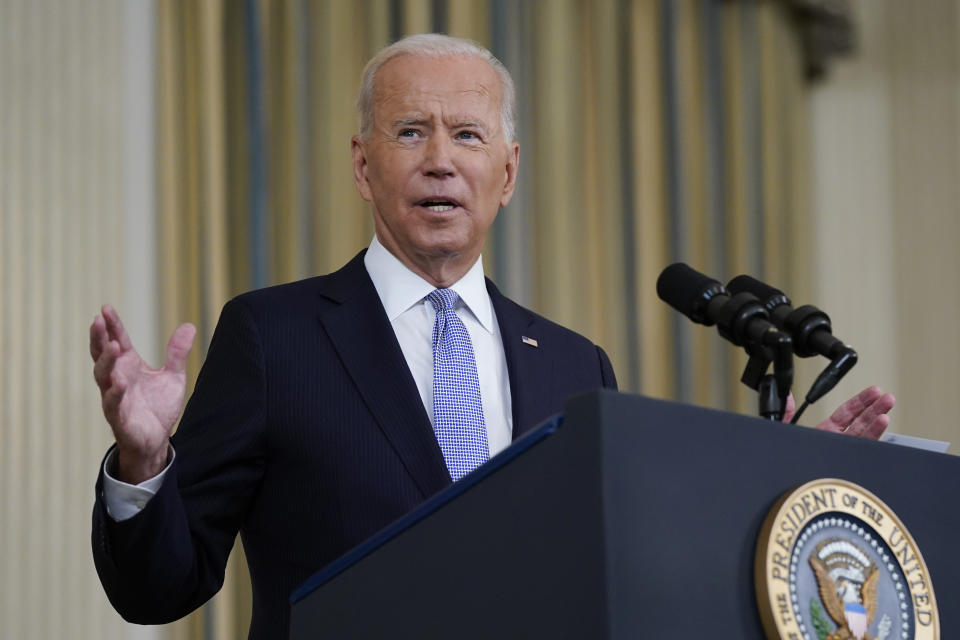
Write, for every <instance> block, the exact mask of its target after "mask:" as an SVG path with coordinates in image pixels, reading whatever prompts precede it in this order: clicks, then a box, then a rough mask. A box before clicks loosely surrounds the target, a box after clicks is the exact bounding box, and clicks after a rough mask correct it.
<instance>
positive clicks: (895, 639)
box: [754, 479, 940, 640]
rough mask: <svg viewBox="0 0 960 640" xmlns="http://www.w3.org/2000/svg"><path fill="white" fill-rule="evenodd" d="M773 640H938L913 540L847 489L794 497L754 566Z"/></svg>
mask: <svg viewBox="0 0 960 640" xmlns="http://www.w3.org/2000/svg"><path fill="white" fill-rule="evenodd" d="M754 581H755V586H756V592H757V605H758V606H759V609H760V617H761V619H762V621H763V628H764V630H765V631H766V634H767V637H768V638H769V639H770V640H780V639H783V640H939V638H940V619H939V617H938V614H937V604H936V599H935V598H934V595H933V585H932V584H931V583H930V574H929V572H928V571H927V566H926V564H924V561H923V556H921V555H920V550H919V549H918V548H917V545H916V543H915V542H914V541H913V538H912V537H911V536H910V533H909V532H908V531H907V529H906V528H905V527H904V526H903V523H902V522H900V520H899V518H897V516H896V514H894V513H893V512H892V511H891V510H890V508H889V507H887V505H885V504H884V503H883V502H881V501H880V500H879V499H878V498H877V497H876V496H874V495H873V494H872V493H870V492H869V491H867V490H866V489H864V488H863V487H860V486H857V485H855V484H853V483H851V482H847V481H845V480H835V479H822V480H814V481H812V482H808V483H807V484H805V485H803V486H802V487H798V488H797V489H795V490H793V491H790V492H787V493H786V494H784V495H783V497H781V498H780V500H778V501H777V503H776V504H775V505H774V506H773V508H772V509H771V510H770V513H768V514H767V518H766V520H765V521H764V523H763V527H762V529H761V530H760V538H759V540H758V541H757V552H756V560H755V564H754Z"/></svg>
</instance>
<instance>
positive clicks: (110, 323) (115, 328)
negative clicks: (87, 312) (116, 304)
mask: <svg viewBox="0 0 960 640" xmlns="http://www.w3.org/2000/svg"><path fill="white" fill-rule="evenodd" d="M101 312H102V313H103V319H104V321H105V323H106V327H107V334H108V335H109V336H110V339H111V340H116V341H117V342H118V343H119V344H120V349H122V350H123V351H126V350H128V349H131V348H133V344H132V343H131V342H130V336H129V335H127V330H126V329H124V328H123V322H121V321H120V316H119V314H117V310H116V309H114V308H113V307H112V306H110V305H109V304H105V305H103V308H102V309H101Z"/></svg>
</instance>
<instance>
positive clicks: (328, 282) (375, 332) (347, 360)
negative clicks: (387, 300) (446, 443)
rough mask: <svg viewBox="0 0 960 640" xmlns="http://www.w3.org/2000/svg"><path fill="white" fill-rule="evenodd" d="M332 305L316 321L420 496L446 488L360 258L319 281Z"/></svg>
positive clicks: (426, 424) (413, 389) (439, 457)
mask: <svg viewBox="0 0 960 640" xmlns="http://www.w3.org/2000/svg"><path fill="white" fill-rule="evenodd" d="M321 294H322V295H323V296H324V297H325V298H327V299H328V300H330V301H332V302H334V303H335V304H333V305H330V306H328V308H326V309H325V310H324V311H323V312H321V315H320V322H321V323H322V325H323V327H324V329H325V330H326V332H327V335H328V336H329V337H330V341H331V342H332V343H333V345H334V348H335V349H336V351H337V354H338V355H339V356H340V359H341V361H342V362H343V364H344V366H345V367H346V369H347V371H348V372H349V374H350V377H351V378H352V379H353V382H354V384H355V385H356V387H357V389H358V390H359V392H360V395H361V396H362V397H363V400H364V403H365V404H366V405H367V407H368V408H369V409H370V412H371V413H372V414H373V416H374V418H375V419H376V421H377V424H378V425H379V426H380V429H381V430H383V433H384V434H385V435H386V437H387V438H388V439H389V440H390V442H391V444H392V445H393V447H394V449H395V450H396V452H397V454H398V455H399V456H400V459H401V460H402V461H403V464H404V466H405V467H406V468H407V471H409V473H410V475H411V476H412V477H413V479H414V481H415V482H416V483H417V486H418V487H420V490H421V491H422V492H423V495H424V496H425V497H426V496H430V495H433V494H434V493H436V492H437V491H439V490H441V489H443V488H444V487H446V486H448V485H449V484H450V475H449V473H448V472H447V468H446V464H445V463H444V461H443V453H442V452H441V450H440V446H439V445H438V444H437V440H436V437H435V436H434V433H433V429H432V427H431V426H430V420H429V418H428V417H427V413H426V411H425V410H424V408H423V403H422V402H421V400H420V393H419V391H418V390H417V385H416V383H415V382H414V380H413V376H412V375H411V373H410V369H409V367H408V366H407V362H406V360H405V359H404V357H403V352H402V351H401V350H400V344H399V343H398V342H397V338H396V335H395V334H394V332H393V327H392V326H391V325H390V321H389V319H388V318H387V314H386V312H385V311H384V309H383V304H382V303H381V302H380V297H379V296H378V295H377V291H376V289H375V288H374V286H373V282H372V281H371V280H370V276H369V275H368V274H367V270H366V267H365V266H364V264H363V252H361V253H360V254H359V255H358V256H357V257H356V258H354V259H353V260H351V261H350V262H349V263H348V264H347V265H346V266H345V267H343V268H342V269H341V270H340V271H337V272H336V273H333V274H331V275H330V276H328V277H327V278H325V279H324V284H323V289H322V292H321Z"/></svg>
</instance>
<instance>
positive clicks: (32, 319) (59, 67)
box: [0, 0, 157, 640]
mask: <svg viewBox="0 0 960 640" xmlns="http://www.w3.org/2000/svg"><path fill="white" fill-rule="evenodd" d="M153 29H154V16H153V12H152V9H151V5H150V4H149V3H147V2H141V3H136V5H134V3H127V2H125V1H124V0H85V1H84V2H82V3H79V2H71V1H68V0H64V1H57V0H4V1H3V2H0V300H2V303H0V304H2V309H0V636H2V637H4V638H85V639H91V640H92V639H98V640H106V639H120V638H133V637H141V638H143V637H149V635H150V633H151V632H150V631H149V630H147V634H143V633H140V632H139V630H137V629H134V628H132V627H131V626H129V625H127V624H126V623H124V622H123V621H122V620H121V619H120V617H119V616H118V615H117V614H116V612H115V611H113V609H112V608H111V607H110V604H109V603H108V602H107V599H106V598H105V597H104V594H103V589H102V588H101V587H100V584H99V581H98V580H97V576H96V573H95V571H94V567H93V561H92V558H91V553H90V514H91V507H92V504H93V495H94V494H93V487H94V482H95V480H96V474H97V467H98V465H99V463H100V461H101V459H102V457H103V454H104V452H105V451H106V449H107V447H108V446H109V444H110V442H111V441H112V438H111V436H110V432H109V429H108V428H107V426H106V424H105V422H104V419H103V414H102V413H101V410H100V402H99V397H98V394H97V391H96V386H95V385H94V383H93V377H92V375H91V372H92V363H91V362H90V355H89V347H88V338H87V327H88V326H89V324H90V322H91V321H92V320H93V316H94V314H95V313H96V312H97V311H98V309H99V307H100V305H101V304H103V303H104V302H108V301H109V302H112V303H113V304H115V305H116V306H117V307H118V308H120V309H121V310H125V311H127V313H126V314H125V317H126V320H127V326H128V327H129V328H130V330H131V331H132V332H133V335H134V337H135V338H139V339H140V340H141V341H146V342H148V343H149V342H150V341H151V339H152V336H153V335H154V334H156V332H157V327H156V322H155V321H154V319H153V316H154V315H155V314H154V311H153V303H152V300H153V299H154V298H155V293H154V288H153V278H154V275H155V272H154V271H153V264H154V260H153V257H154V242H155V240H154V233H153V228H152V225H153V218H154V205H153V199H154V197H153V187H152V176H153V165H154V158H153V156H154V151H153V145H152V138H153V122H152V118H151V117H150V112H151V109H152V105H151V100H152V97H151V94H152V87H151V81H150V79H151V78H152V77H153V73H154V71H153V68H154V63H153V60H152V49H153V45H152V34H153ZM131 283H134V286H131ZM144 353H145V354H146V355H147V357H150V358H151V359H152V358H153V356H154V355H155V353H154V352H153V350H152V349H151V348H150V347H149V346H148V347H146V348H145V349H144Z"/></svg>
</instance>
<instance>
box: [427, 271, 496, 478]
mask: <svg viewBox="0 0 960 640" xmlns="http://www.w3.org/2000/svg"><path fill="white" fill-rule="evenodd" d="M427 298H428V299H429V300H430V302H432V303H433V308H434V309H436V311H437V318H436V320H435V321H434V323H433V430H434V431H435V432H436V434H437V442H439V443H440V449H441V450H442V451H443V459H444V460H445V461H446V463H447V469H448V470H449V471H450V477H451V478H453V480H454V481H457V480H459V479H460V478H462V477H463V476H465V475H467V474H468V473H470V472H471V471H473V470H474V469H476V468H477V467H479V466H480V465H481V464H483V463H484V462H485V461H486V459H487V458H489V457H490V449H489V447H488V446H487V428H486V425H485V424H484V422H483V405H482V404H481V402H480V380H479V378H478V377H477V362H476V360H475V359H474V357H473V344H472V343H471V342H470V334H469V333H467V328H466V327H465V326H463V322H462V321H461V320H460V318H459V317H457V312H456V311H455V310H454V307H456V304H457V302H458V301H459V300H460V296H458V295H457V293H456V292H455V291H453V290H452V289H435V290H434V291H433V292H431V293H430V295H428V296H427Z"/></svg>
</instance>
